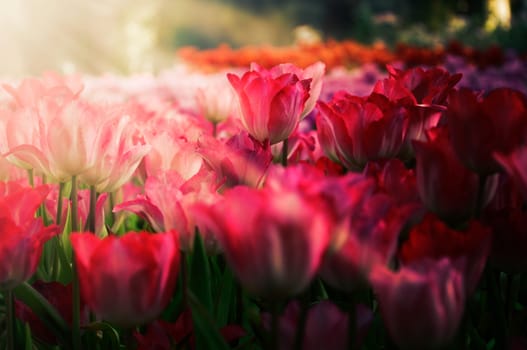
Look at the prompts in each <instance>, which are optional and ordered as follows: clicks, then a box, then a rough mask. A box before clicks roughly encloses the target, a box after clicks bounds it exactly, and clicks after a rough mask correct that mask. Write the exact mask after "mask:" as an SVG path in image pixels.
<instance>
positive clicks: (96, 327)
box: [84, 322, 121, 349]
mask: <svg viewBox="0 0 527 350" xmlns="http://www.w3.org/2000/svg"><path fill="white" fill-rule="evenodd" d="M84 329H86V330H88V331H92V333H101V334H102V337H101V338H100V339H101V343H102V344H101V348H102V349H119V347H120V343H121V340H120V338H119V332H118V331H117V330H116V329H115V328H113V327H112V326H111V325H110V324H108V323H106V322H94V323H90V324H89V325H87V326H86V327H84Z"/></svg>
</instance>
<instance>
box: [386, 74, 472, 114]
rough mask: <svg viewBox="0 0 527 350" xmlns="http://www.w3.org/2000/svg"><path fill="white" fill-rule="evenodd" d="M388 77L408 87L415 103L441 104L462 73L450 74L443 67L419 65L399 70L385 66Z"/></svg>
mask: <svg viewBox="0 0 527 350" xmlns="http://www.w3.org/2000/svg"><path fill="white" fill-rule="evenodd" d="M387 69H388V72H389V73H390V78H389V79H392V80H396V81H397V82H399V83H400V84H401V85H403V86H404V87H405V88H406V89H408V90H409V91H410V92H411V93H412V95H413V96H414V98H415V101H416V103H417V104H424V105H443V104H444V103H445V101H446V98H447V95H448V92H449V91H450V90H451V89H452V88H453V87H454V85H456V84H457V83H458V82H459V80H460V79H461V77H462V74H460V73H458V74H453V75H450V73H448V72H447V71H446V70H444V69H443V68H437V67H435V68H430V69H426V70H425V69H423V68H421V67H416V68H410V69H407V70H399V69H396V68H394V67H392V66H388V67H387Z"/></svg>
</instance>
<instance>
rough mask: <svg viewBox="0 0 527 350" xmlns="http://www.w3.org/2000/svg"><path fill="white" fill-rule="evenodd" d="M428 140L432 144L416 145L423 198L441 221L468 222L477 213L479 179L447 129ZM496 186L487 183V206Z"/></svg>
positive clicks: (438, 130) (431, 132) (434, 131)
mask: <svg viewBox="0 0 527 350" xmlns="http://www.w3.org/2000/svg"><path fill="white" fill-rule="evenodd" d="M427 137H428V142H421V141H414V142H413V145H414V149H415V154H416V162H417V164H416V175H417V188H418V190H419V195H420V196H421V199H422V201H423V203H424V204H425V205H426V206H427V207H428V209H429V210H430V211H432V212H434V213H435V214H437V215H438V216H439V217H440V218H441V219H443V220H446V221H452V222H456V221H463V220H466V219H468V218H470V217H471V215H472V214H473V213H474V211H475V209H476V205H477V201H478V184H479V177H478V175H477V174H476V173H474V172H472V171H470V170H469V169H468V168H467V167H465V166H464V165H463V164H462V163H461V162H460V160H459V159H458V157H457V155H456V154H455V152H454V149H453V148H452V145H451V143H450V140H449V135H448V130H447V129H446V128H435V129H432V130H429V131H428V132H427ZM492 184H493V182H492V181H488V182H487V187H488V189H487V191H486V196H485V199H484V201H485V203H486V202H488V200H489V199H490V197H491V196H492V194H493V191H492V188H491V185H492Z"/></svg>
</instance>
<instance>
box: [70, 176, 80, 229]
mask: <svg viewBox="0 0 527 350" xmlns="http://www.w3.org/2000/svg"><path fill="white" fill-rule="evenodd" d="M70 200H71V232H77V231H79V202H78V200H79V198H78V195H77V176H75V175H73V176H72V177H71V193H70Z"/></svg>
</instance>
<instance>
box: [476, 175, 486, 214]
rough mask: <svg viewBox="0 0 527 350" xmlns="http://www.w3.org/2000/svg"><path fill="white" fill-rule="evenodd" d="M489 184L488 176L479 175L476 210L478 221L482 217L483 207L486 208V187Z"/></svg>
mask: <svg viewBox="0 0 527 350" xmlns="http://www.w3.org/2000/svg"><path fill="white" fill-rule="evenodd" d="M486 183H487V175H479V181H478V193H477V197H476V198H477V199H476V208H475V213H474V217H475V218H476V219H479V218H480V217H481V214H482V211H483V207H484V199H485V185H486Z"/></svg>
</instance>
